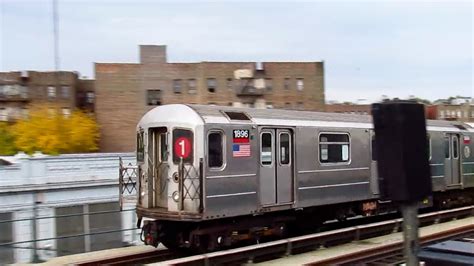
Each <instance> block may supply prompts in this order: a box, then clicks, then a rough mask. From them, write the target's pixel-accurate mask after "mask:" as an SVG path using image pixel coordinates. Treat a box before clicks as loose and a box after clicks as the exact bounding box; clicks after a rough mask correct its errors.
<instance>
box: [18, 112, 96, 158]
mask: <svg viewBox="0 0 474 266" xmlns="http://www.w3.org/2000/svg"><path fill="white" fill-rule="evenodd" d="M52 110H57V109H55V108H47V107H43V108H36V109H33V110H32V111H31V113H30V115H29V117H28V118H27V119H24V120H20V121H18V122H17V123H16V124H15V125H13V127H12V135H13V136H14V138H15V140H14V142H15V146H16V148H17V149H18V150H21V151H24V152H27V153H33V152H35V151H41V152H43V153H47V154H59V153H73V152H92V151H97V149H98V146H97V142H98V139H99V128H98V126H97V123H96V122H95V120H94V119H93V118H92V117H90V116H89V115H87V114H85V113H84V112H82V111H73V112H72V114H71V115H69V116H64V115H62V114H59V113H58V112H54V111H52Z"/></svg>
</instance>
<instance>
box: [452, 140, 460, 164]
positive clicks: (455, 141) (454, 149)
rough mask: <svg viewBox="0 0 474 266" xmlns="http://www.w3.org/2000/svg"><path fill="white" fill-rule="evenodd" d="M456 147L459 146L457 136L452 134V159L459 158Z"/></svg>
mask: <svg viewBox="0 0 474 266" xmlns="http://www.w3.org/2000/svg"><path fill="white" fill-rule="evenodd" d="M458 147H459V140H458V136H453V159H457V158H459V154H458Z"/></svg>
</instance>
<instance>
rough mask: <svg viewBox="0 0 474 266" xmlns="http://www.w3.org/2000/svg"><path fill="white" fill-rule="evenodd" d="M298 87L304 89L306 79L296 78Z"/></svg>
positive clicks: (299, 89) (300, 89)
mask: <svg viewBox="0 0 474 266" xmlns="http://www.w3.org/2000/svg"><path fill="white" fill-rule="evenodd" d="M296 89H297V90H298V91H302V90H303V89H304V81H303V79H296Z"/></svg>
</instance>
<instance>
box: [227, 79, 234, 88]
mask: <svg viewBox="0 0 474 266" xmlns="http://www.w3.org/2000/svg"><path fill="white" fill-rule="evenodd" d="M227 89H228V90H232V89H233V86H232V78H227Z"/></svg>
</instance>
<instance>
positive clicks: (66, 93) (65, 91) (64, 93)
mask: <svg viewBox="0 0 474 266" xmlns="http://www.w3.org/2000/svg"><path fill="white" fill-rule="evenodd" d="M69 90H70V87H69V86H62V87H61V96H62V97H63V98H69Z"/></svg>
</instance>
